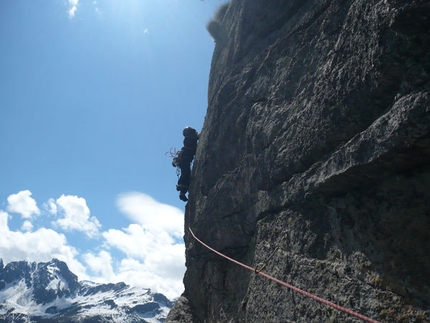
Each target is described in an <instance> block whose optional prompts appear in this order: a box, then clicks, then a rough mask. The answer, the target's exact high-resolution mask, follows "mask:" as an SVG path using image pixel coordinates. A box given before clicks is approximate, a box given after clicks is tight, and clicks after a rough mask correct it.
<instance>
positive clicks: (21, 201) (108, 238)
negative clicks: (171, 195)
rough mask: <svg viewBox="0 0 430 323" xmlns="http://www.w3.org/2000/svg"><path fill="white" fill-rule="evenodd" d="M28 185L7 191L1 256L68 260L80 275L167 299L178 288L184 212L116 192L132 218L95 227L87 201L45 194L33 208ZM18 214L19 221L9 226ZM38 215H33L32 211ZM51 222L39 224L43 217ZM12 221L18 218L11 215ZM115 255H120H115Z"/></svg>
mask: <svg viewBox="0 0 430 323" xmlns="http://www.w3.org/2000/svg"><path fill="white" fill-rule="evenodd" d="M31 195H32V193H31V192H30V191H28V190H25V191H21V192H18V193H17V194H11V195H10V196H9V197H8V198H7V206H6V210H7V211H4V210H0V257H1V258H3V261H4V263H5V264H6V263H9V262H11V261H20V260H27V261H36V262H41V261H49V260H51V259H52V258H57V259H59V260H62V261H64V262H66V263H67V265H68V266H69V268H70V270H72V271H73V272H74V273H75V274H76V275H77V276H78V278H79V280H92V281H94V282H99V283H117V282H121V281H122V282H125V283H126V284H129V285H132V286H143V287H146V288H151V289H152V290H153V291H155V292H159V293H163V294H164V295H166V296H167V297H169V298H175V297H178V296H179V295H180V294H181V293H182V291H183V284H182V278H183V275H184V272H185V246H184V243H183V240H182V236H183V214H182V212H181V211H180V210H179V209H177V208H175V207H172V206H170V205H166V204H162V203H159V202H157V201H156V200H154V199H153V198H151V197H150V196H148V195H146V194H143V193H139V192H131V193H124V194H121V195H119V197H118V199H117V201H116V202H117V206H118V209H119V211H120V212H122V213H123V215H124V216H126V217H127V218H128V219H130V220H131V221H132V222H133V223H132V224H130V225H128V227H125V228H110V229H107V230H106V231H102V232H100V228H101V222H100V221H99V219H97V218H96V217H95V216H91V215H90V209H89V208H88V206H87V203H86V200H85V199H84V198H82V197H78V196H72V195H61V196H60V197H59V198H57V199H54V198H50V199H49V200H48V201H47V202H44V203H43V204H42V208H41V209H39V208H38V207H37V202H36V201H35V200H34V199H33V198H32V197H31ZM16 215H19V216H20V217H19V220H21V221H22V222H21V224H20V225H19V226H17V228H14V229H12V228H11V227H10V225H11V224H10V223H9V222H10V220H11V219H12V218H13V217H15V216H16ZM36 215H37V216H36ZM52 217H54V221H50V222H48V223H51V227H41V228H38V229H37V230H34V228H35V227H38V226H39V221H40V223H41V222H42V220H43V219H44V218H45V219H46V218H48V219H51V220H52ZM14 222H19V221H17V219H16V218H15V221H14ZM71 232H75V234H74V235H73V236H74V237H75V238H76V234H77V235H78V236H79V235H83V236H84V237H85V239H87V240H88V249H87V250H78V249H77V248H75V247H74V246H73V238H72V236H69V234H70V233H71ZM118 255H119V256H118Z"/></svg>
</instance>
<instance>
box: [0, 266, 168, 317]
mask: <svg viewBox="0 0 430 323" xmlns="http://www.w3.org/2000/svg"><path fill="white" fill-rule="evenodd" d="M172 305H173V303H172V302H171V301H169V300H168V299H167V298H166V297H165V296H164V295H162V294H157V293H155V294H154V293H151V291H150V290H149V289H147V288H138V287H130V286H128V285H126V284H124V283H118V284H96V283H91V282H78V280H77V276H76V275H75V274H73V273H72V272H71V271H70V270H69V268H68V267H67V265H66V263H64V262H62V261H59V260H57V259H53V260H52V261H50V262H41V263H35V262H33V263H29V262H26V261H19V262H11V263H9V264H7V265H6V266H5V267H4V266H3V261H2V260H1V259H0V322H5V323H8V322H10V323H24V322H40V323H42V322H43V323H51V322H52V323H54V322H55V323H68V322H81V323H86V322H88V323H98V322H99V323H102V322H103V323H109V322H122V323H127V322H129V323H138V322H141V323H149V322H151V323H160V322H164V319H165V318H166V315H167V313H168V311H169V310H170V308H171V307H172Z"/></svg>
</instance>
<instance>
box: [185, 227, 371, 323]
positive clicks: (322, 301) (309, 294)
mask: <svg viewBox="0 0 430 323" xmlns="http://www.w3.org/2000/svg"><path fill="white" fill-rule="evenodd" d="M188 230H190V233H191V235H192V236H193V237H194V239H196V240H197V241H198V242H199V243H200V244H201V245H203V246H204V247H206V248H207V249H209V250H211V251H213V252H214V253H216V254H217V255H219V256H221V257H223V258H225V259H227V260H229V261H231V262H234V263H235V264H237V265H239V266H242V267H244V268H246V269H248V270H250V271H253V272H255V273H256V274H257V275H261V276H263V277H266V278H268V279H270V280H272V281H274V282H275V283H278V284H280V285H283V286H285V287H287V288H289V289H292V290H294V291H296V292H298V293H300V294H302V295H305V296H307V297H309V298H312V299H314V300H316V301H318V302H320V303H323V304H325V305H327V306H330V307H333V308H335V309H337V310H339V311H342V312H344V313H347V314H349V315H352V316H355V317H357V318H359V319H361V320H362V321H364V322H369V323H379V322H378V321H375V320H373V319H371V318H368V317H367V316H364V315H361V314H359V313H357V312H354V311H352V310H350V309H348V308H345V307H342V306H340V305H337V304H335V303H332V302H330V301H328V300H325V299H323V298H321V297H318V296H316V295H313V294H311V293H309V292H306V291H304V290H301V289H300V288H297V287H294V286H292V285H290V284H288V283H286V282H283V281H281V280H279V279H277V278H275V277H272V276H270V275H268V274H266V273H264V272H262V271H261V270H259V271H257V270H256V269H255V268H252V267H250V266H248V265H245V264H243V263H241V262H240V261H237V260H235V259H233V258H230V257H228V256H226V255H224V254H222V253H221V252H219V251H217V250H215V249H213V248H211V247H209V246H208V245H207V244H205V243H204V242H203V241H201V240H200V239H199V238H197V237H196V236H195V234H194V232H193V230H191V228H188Z"/></svg>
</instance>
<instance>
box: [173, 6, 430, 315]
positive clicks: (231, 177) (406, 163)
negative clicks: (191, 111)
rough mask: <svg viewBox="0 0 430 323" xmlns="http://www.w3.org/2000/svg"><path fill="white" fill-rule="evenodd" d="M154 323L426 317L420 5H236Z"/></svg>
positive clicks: (218, 57) (427, 97)
mask: <svg viewBox="0 0 430 323" xmlns="http://www.w3.org/2000/svg"><path fill="white" fill-rule="evenodd" d="M220 25H221V27H222V28H224V31H223V32H225V35H227V38H226V42H217V43H216V45H215V50H214V54H213V60H212V68H211V74H210V81H209V91H208V110H207V115H206V119H205V123H204V127H203V129H202V134H201V139H200V143H199V147H198V150H197V155H196V160H195V164H194V168H193V175H192V184H191V185H192V187H191V190H190V200H189V203H188V205H187V207H186V215H185V228H186V232H187V233H186V234H185V242H186V259H187V260H186V261H187V263H186V265H187V271H186V274H185V277H184V284H185V292H184V294H183V296H182V297H181V299H180V302H178V303H177V304H176V306H175V307H174V308H173V309H172V311H171V312H170V314H169V316H168V317H167V320H166V322H170V323H173V322H175V323H176V322H181V323H184V322H185V323H203V322H205V323H215V322H235V323H236V322H259V323H260V322H282V323H286V322H307V323H308V322H360V320H358V319H357V318H354V317H352V316H350V315H348V314H345V313H343V312H340V311H338V310H335V309H333V308H331V307H328V306H326V305H323V304H320V303H318V302H316V301H314V300H312V299H309V298H307V297H305V296H302V295H301V294H298V293H296V292H294V291H291V290H289V289H287V288H285V287H283V286H280V285H278V284H276V283H274V282H271V281H270V280H267V279H266V278H264V277H261V276H259V275H255V274H254V273H253V272H251V271H247V270H246V269H244V268H242V267H240V266H238V265H236V264H234V263H231V262H229V261H227V260H225V259H223V258H221V257H219V256H217V255H215V254H214V253H212V252H211V251H209V250H207V249H205V248H204V247H202V246H201V245H200V244H198V243H197V242H196V241H195V240H194V239H193V238H192V236H191V235H190V234H189V232H188V227H191V228H192V229H193V231H194V232H195V233H196V235H197V236H198V237H200V238H201V239H202V240H203V241H204V242H205V243H207V244H208V245H210V246H211V247H213V248H215V249H217V250H219V251H221V252H223V253H225V254H226V255H228V256H230V257H232V258H234V259H237V260H238V261H241V262H243V263H245V264H247V265H249V266H251V267H257V266H259V265H258V264H260V263H265V264H266V266H265V268H264V272H266V273H268V274H270V275H272V276H274V277H276V278H278V279H280V280H283V281H285V282H288V283H290V284H291V285H294V286H296V287H299V288H301V289H304V290H306V291H308V292H311V293H313V294H315V295H317V296H320V297H322V298H325V299H327V300H330V301H332V302H334V303H336V304H339V305H341V306H344V307H346V308H349V309H351V310H354V311H356V312H358V313H361V314H363V315H365V316H367V317H370V318H372V319H375V320H378V321H381V322H430V317H429V312H430V311H429V307H430V274H429V273H430V239H429V238H428V237H429V232H430V92H429V91H430V32H429V30H430V1H428V0H427V1H410V0H335V1H331V0H288V1H286V0H271V1H268V2H267V1H257V0H246V1H245V0H232V1H231V3H230V5H229V7H228V9H227V11H226V12H225V15H224V17H223V20H222V22H220Z"/></svg>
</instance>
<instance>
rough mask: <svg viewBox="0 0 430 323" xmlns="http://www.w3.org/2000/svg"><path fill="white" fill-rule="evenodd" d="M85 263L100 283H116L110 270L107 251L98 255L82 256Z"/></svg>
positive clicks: (112, 271) (110, 262)
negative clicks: (96, 275) (99, 279)
mask: <svg viewBox="0 0 430 323" xmlns="http://www.w3.org/2000/svg"><path fill="white" fill-rule="evenodd" d="M84 259H85V262H86V263H87V265H88V266H89V268H90V269H91V270H92V271H93V272H94V273H96V274H98V276H99V277H103V278H102V282H106V281H108V282H116V276H115V273H114V270H113V268H112V256H111V254H110V253H109V252H107V251H100V253H99V254H98V255H94V254H92V253H87V254H86V255H85V256H84Z"/></svg>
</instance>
